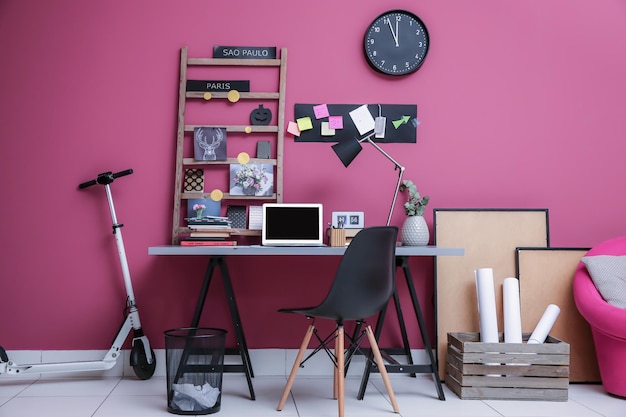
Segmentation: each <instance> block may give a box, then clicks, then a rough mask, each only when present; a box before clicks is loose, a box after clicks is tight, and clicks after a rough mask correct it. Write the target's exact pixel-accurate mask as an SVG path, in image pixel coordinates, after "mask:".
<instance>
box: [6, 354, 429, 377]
mask: <svg viewBox="0 0 626 417" xmlns="http://www.w3.org/2000/svg"><path fill="white" fill-rule="evenodd" d="M106 352H107V351H106V350H41V351H35V350H14V351H7V355H8V356H9V360H11V361H13V362H15V363H17V364H19V365H24V364H37V363H58V362H77V361H94V360H95V361H97V360H101V359H102V358H103V357H104V355H105V354H106ZM154 353H155V355H156V360H157V366H156V370H155V372H154V376H161V377H164V376H166V366H165V349H155V351H154ZM297 353H298V350H297V349H252V350H250V360H251V361H252V368H253V370H254V375H256V376H287V375H289V373H290V372H291V367H292V366H293V362H294V360H295V358H296V354H297ZM411 353H412V355H413V361H414V363H428V356H427V355H426V352H425V351H424V350H423V349H416V350H412V351H411ZM403 359H404V358H398V361H400V362H403ZM224 362H225V363H227V364H240V363H241V359H240V357H239V356H237V355H228V356H226V357H225V358H224ZM364 364H365V357H364V356H361V355H358V356H354V357H353V359H352V362H351V363H350V373H351V374H353V375H360V374H361V373H362V372H363V367H364ZM332 372H333V369H332V363H331V362H330V360H329V359H328V357H327V356H326V354H325V353H323V352H320V353H319V354H318V355H315V356H313V357H312V358H311V359H310V360H308V361H307V362H306V363H305V364H304V367H303V368H301V369H300V370H299V371H298V375H308V376H318V375H332ZM6 376H7V377H10V376H13V375H6ZM23 376H24V377H26V376H32V377H40V376H41V377H43V378H78V377H82V378H85V377H122V376H124V377H131V376H135V372H134V371H133V368H132V367H131V366H130V350H123V351H122V355H121V356H120V359H119V360H118V361H117V363H116V364H115V366H114V367H113V368H111V369H109V370H107V371H84V372H55V373H48V374H41V375H39V374H24V375H23Z"/></svg>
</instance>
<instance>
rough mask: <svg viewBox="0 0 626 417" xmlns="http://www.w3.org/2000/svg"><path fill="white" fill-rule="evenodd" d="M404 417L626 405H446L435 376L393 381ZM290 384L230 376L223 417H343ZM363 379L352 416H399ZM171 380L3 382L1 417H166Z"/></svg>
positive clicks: (351, 398) (351, 384)
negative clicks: (287, 391) (288, 389)
mask: <svg viewBox="0 0 626 417" xmlns="http://www.w3.org/2000/svg"><path fill="white" fill-rule="evenodd" d="M391 378H392V385H393V387H394V391H395V393H396V398H397V400H398V405H399V407H400V414H399V415H400V416H402V417H409V416H411V417H412V416H420V417H422V416H425V417H443V416H455V417H497V416H505V417H518V416H519V417H553V416H559V417H560V416H568V417H600V416H605V417H624V416H626V400H624V399H620V398H615V397H611V396H609V395H607V394H606V393H605V392H604V391H603V389H602V386H601V385H579V384H572V385H570V389H569V400H568V401H567V402H543V401H478V400H460V399H459V398H458V397H457V396H456V395H455V394H454V393H452V392H451V391H450V390H449V389H447V388H446V387H444V390H445V393H446V401H440V400H439V399H438V398H437V396H436V392H435V387H434V384H433V382H432V380H431V378H430V377H429V376H426V375H418V376H417V377H416V378H410V377H408V376H403V375H392V376H391ZM285 381H286V378H284V377H272V376H262V377H256V378H254V389H255V393H256V397H257V398H256V400H255V401H251V400H250V397H249V393H248V388H247V384H246V381H245V378H244V377H243V376H242V375H238V374H226V375H225V376H224V383H223V393H222V409H221V410H220V411H219V413H217V415H220V416H222V417H229V416H233V417H234V416H237V417H296V416H298V417H325V416H336V415H337V403H336V401H334V400H332V399H331V394H332V379H331V378H329V377H315V376H300V375H299V376H298V377H297V378H296V381H295V383H294V386H293V390H292V396H291V397H290V399H289V400H288V401H287V404H286V405H285V408H284V409H283V411H281V412H278V411H276V405H277V403H278V399H279V397H280V394H281V392H282V389H283V386H284V384H285ZM359 384H360V378H358V377H348V378H347V379H346V402H345V415H346V417H349V416H385V415H388V416H393V415H394V414H393V412H392V409H391V404H390V403H389V401H388V400H387V396H386V395H385V394H383V392H384V386H383V384H382V382H381V380H380V376H379V375H372V378H371V382H370V384H369V386H368V388H367V392H366V395H365V398H364V400H363V401H358V400H357V399H356V394H357V391H358V389H359ZM166 391H167V389H166V380H165V378H164V377H156V376H155V377H152V378H151V379H149V380H146V381H140V380H137V379H136V378H134V377H124V378H118V377H109V378H90V379H86V378H84V379H83V378H71V379H70V378H58V379H56V378H50V377H47V378H38V379H25V378H15V377H13V376H8V375H2V376H0V417H57V416H58V417H61V416H62V417H90V416H93V417H125V416H129V417H130V416H132V417H156V416H168V415H172V414H170V413H168V411H167V399H166Z"/></svg>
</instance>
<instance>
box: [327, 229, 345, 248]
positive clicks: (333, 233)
mask: <svg viewBox="0 0 626 417" xmlns="http://www.w3.org/2000/svg"><path fill="white" fill-rule="evenodd" d="M345 245H346V229H330V246H345Z"/></svg>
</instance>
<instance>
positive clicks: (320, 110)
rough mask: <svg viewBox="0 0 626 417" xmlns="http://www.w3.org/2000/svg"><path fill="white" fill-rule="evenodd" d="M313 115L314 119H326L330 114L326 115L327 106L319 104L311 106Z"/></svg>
mask: <svg viewBox="0 0 626 417" xmlns="http://www.w3.org/2000/svg"><path fill="white" fill-rule="evenodd" d="M313 113H314V114H315V118H316V119H322V118H324V117H328V116H329V115H330V114H329V113H328V106H327V105H326V104H320V105H317V106H313Z"/></svg>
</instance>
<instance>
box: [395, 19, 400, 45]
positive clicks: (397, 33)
mask: <svg viewBox="0 0 626 417" xmlns="http://www.w3.org/2000/svg"><path fill="white" fill-rule="evenodd" d="M399 35H400V33H399V32H398V19H396V47H398V46H400V45H398V37H399Z"/></svg>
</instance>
